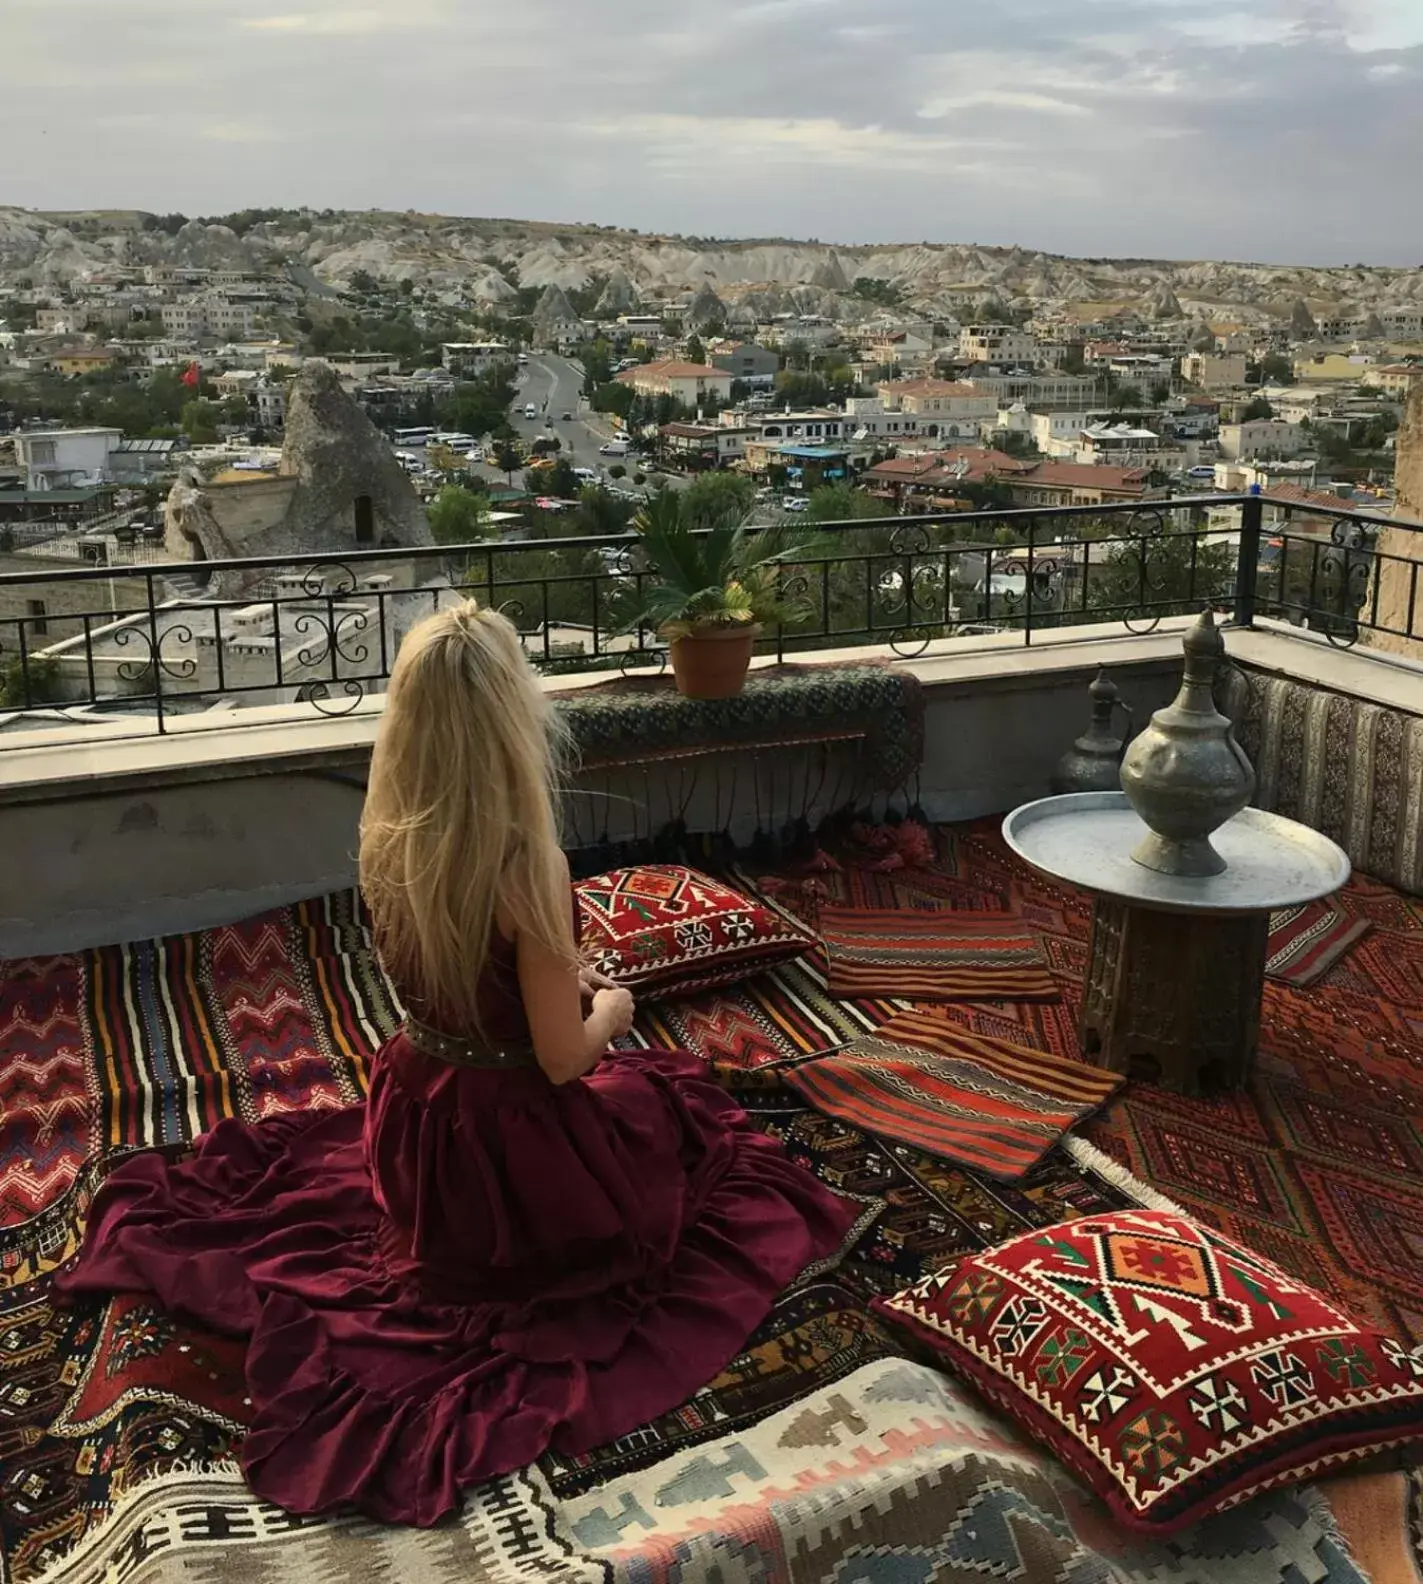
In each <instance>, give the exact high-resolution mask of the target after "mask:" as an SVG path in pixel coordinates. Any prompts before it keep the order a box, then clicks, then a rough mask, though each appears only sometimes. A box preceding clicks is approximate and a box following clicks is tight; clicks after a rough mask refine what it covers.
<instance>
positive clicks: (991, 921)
mask: <svg viewBox="0 0 1423 1584" xmlns="http://www.w3.org/2000/svg"><path fill="white" fill-rule="evenodd" d="M819 926H820V933H821V936H822V938H823V939H824V941H825V949H826V952H827V953H828V955H829V958H830V974H829V980H828V983H829V988H830V993H831V994H832V995H836V996H869V995H879V996H901V997H904V998H905V999H908V1000H914V1001H1055V1000H1056V999H1057V985H1056V983H1055V982H1054V980H1053V977H1052V975H1051V974H1050V973H1049V972H1048V967H1047V962H1046V960H1045V959H1044V957H1043V954H1042V952H1041V950H1040V949H1039V947H1038V942H1037V938H1036V936H1035V935H1034V934H1033V932H1032V930H1030V929H1028V928H1026V927H1025V926H1024V925H1023V924H1022V923H1020V922H1019V921H1018V920H1016V919H1014V918H1012V917H1011V916H1010V915H1009V914H1006V913H1000V914H993V915H990V916H988V917H987V918H984V917H980V916H977V915H975V914H971V913H966V912H960V911H950V910H947V909H937V910H932V911H931V910H928V909H924V908H914V907H910V908H895V909H886V908H881V909H874V910H870V909H866V908H842V907H822V908H820V910H819Z"/></svg>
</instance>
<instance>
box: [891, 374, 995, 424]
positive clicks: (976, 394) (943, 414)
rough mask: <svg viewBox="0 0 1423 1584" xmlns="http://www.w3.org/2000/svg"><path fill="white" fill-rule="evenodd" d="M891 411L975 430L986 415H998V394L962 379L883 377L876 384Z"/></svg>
mask: <svg viewBox="0 0 1423 1584" xmlns="http://www.w3.org/2000/svg"><path fill="white" fill-rule="evenodd" d="M876 390H877V391H878V393H879V398H880V400H881V401H882V402H883V403H884V405H885V408H886V409H887V410H888V411H890V412H906V413H913V414H914V415H915V416H916V417H918V418H930V419H938V420H939V421H940V422H949V423H954V422H958V423H965V424H968V425H970V426H971V427H972V432H973V433H975V434H976V433H977V432H978V425H979V424H980V423H982V422H983V421H984V420H985V419H991V418H996V417H997V416H998V405H999V404H998V398H997V397H996V396H995V395H994V394H993V393H992V392H991V391H984V390H980V389H979V388H978V386H977V385H975V384H972V383H969V382H968V381H964V380H941V379H910V380H886V381H885V382H884V383H883V384H881V385H878V386H876Z"/></svg>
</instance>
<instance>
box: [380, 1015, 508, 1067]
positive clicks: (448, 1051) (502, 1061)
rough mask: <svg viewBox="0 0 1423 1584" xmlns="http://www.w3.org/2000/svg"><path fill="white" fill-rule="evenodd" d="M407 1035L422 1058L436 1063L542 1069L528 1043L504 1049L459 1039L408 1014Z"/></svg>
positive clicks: (458, 1065) (405, 1026) (502, 1046)
mask: <svg viewBox="0 0 1423 1584" xmlns="http://www.w3.org/2000/svg"><path fill="white" fill-rule="evenodd" d="M404 1032H405V1037H406V1039H407V1040H409V1041H410V1043H411V1045H412V1046H413V1047H414V1048H415V1049H416V1050H417V1051H419V1052H420V1054H421V1055H422V1056H433V1057H434V1058H435V1060H436V1061H442V1062H449V1064H450V1065H451V1066H452V1067H536V1066H538V1061H537V1058H536V1057H535V1056H534V1047H533V1045H532V1044H531V1043H530V1042H529V1041H528V1040H506V1041H505V1042H504V1043H502V1044H500V1045H487V1044H485V1042H484V1041H483V1040H470V1039H457V1038H456V1037H455V1036H454V1035H452V1034H443V1033H441V1031H440V1030H439V1029H436V1028H431V1027H430V1025H429V1024H428V1023H422V1022H421V1021H420V1019H419V1018H414V1017H410V1016H409V1015H408V1014H407V1016H406V1019H405V1023H404Z"/></svg>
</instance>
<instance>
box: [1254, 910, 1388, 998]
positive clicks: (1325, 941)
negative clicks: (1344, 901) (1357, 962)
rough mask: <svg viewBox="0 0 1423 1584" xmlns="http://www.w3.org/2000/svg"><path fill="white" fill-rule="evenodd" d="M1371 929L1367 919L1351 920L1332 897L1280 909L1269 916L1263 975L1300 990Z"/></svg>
mask: <svg viewBox="0 0 1423 1584" xmlns="http://www.w3.org/2000/svg"><path fill="white" fill-rule="evenodd" d="M1372 928H1373V924H1372V923H1371V922H1370V921H1369V920H1368V919H1366V918H1354V917H1351V916H1350V915H1349V914H1348V913H1346V912H1345V911H1344V910H1343V908H1341V907H1340V906H1339V904H1338V903H1337V902H1336V901H1334V899H1333V898H1332V897H1327V898H1325V899H1324V900H1322V901H1318V902H1305V903H1303V904H1302V905H1301V906H1299V907H1292V908H1283V909H1282V910H1281V911H1280V912H1278V913H1272V914H1271V915H1270V939H1269V944H1268V945H1267V946H1266V948H1265V972H1266V974H1267V975H1268V976H1269V977H1270V978H1271V979H1278V980H1279V981H1280V983H1281V984H1287V985H1293V986H1294V987H1295V989H1296V990H1303V989H1304V987H1305V986H1306V985H1312V984H1313V983H1314V981H1315V980H1316V979H1319V978H1321V977H1322V976H1323V975H1325V974H1327V973H1328V972H1329V970H1330V969H1331V968H1332V967H1333V966H1334V964H1335V963H1337V962H1339V961H1340V959H1341V958H1342V957H1343V956H1344V954H1345V953H1346V952H1348V951H1349V950H1351V949H1352V948H1353V947H1354V946H1356V945H1358V943H1359V942H1360V941H1361V940H1362V939H1363V938H1364V936H1365V935H1367V934H1368V933H1369V931H1370V930H1371V929H1372Z"/></svg>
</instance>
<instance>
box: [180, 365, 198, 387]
mask: <svg viewBox="0 0 1423 1584" xmlns="http://www.w3.org/2000/svg"><path fill="white" fill-rule="evenodd" d="M201 379H202V372H201V370H200V369H199V368H198V365H197V364H196V363H189V364H188V366H187V368H185V369H184V370H183V373H182V380H183V383H184V384H185V385H188V386H191V387H192V389H193V390H196V389H197V388H198V382H199V380H201Z"/></svg>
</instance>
